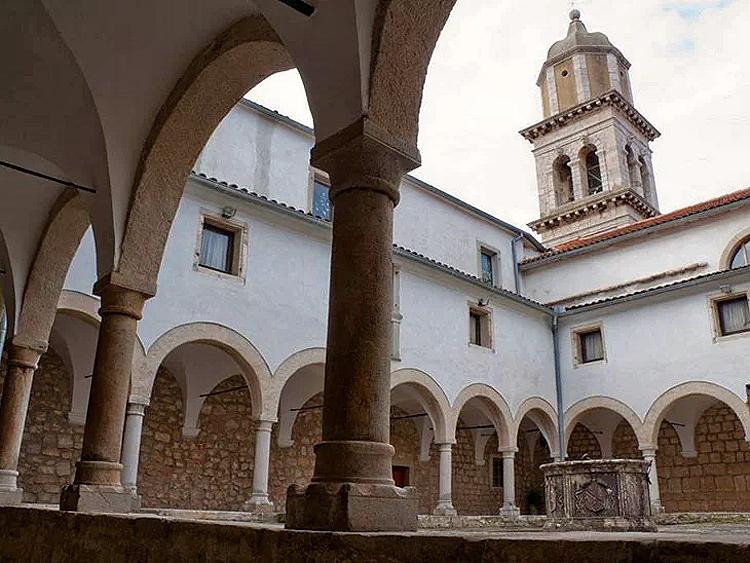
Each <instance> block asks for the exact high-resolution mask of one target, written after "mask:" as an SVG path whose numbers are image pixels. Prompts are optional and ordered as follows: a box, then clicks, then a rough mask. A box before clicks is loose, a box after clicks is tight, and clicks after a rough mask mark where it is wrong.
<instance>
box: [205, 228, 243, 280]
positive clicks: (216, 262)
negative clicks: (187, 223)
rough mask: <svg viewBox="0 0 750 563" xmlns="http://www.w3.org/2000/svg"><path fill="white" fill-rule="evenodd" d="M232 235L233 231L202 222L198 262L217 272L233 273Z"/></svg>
mask: <svg viewBox="0 0 750 563" xmlns="http://www.w3.org/2000/svg"><path fill="white" fill-rule="evenodd" d="M234 235H235V233H234V232H233V231H229V230H226V229H221V228H219V227H217V226H215V225H211V224H210V223H204V224H203V233H202V235H201V250H200V260H199V264H200V265H201V266H203V267H204V268H210V269H212V270H217V271H219V272H225V273H227V274H231V273H233V270H232V268H233V266H234V264H233V257H234Z"/></svg>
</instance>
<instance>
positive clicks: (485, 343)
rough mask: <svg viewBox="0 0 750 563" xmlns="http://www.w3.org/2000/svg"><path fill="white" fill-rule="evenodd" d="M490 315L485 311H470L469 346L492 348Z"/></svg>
mask: <svg viewBox="0 0 750 563" xmlns="http://www.w3.org/2000/svg"><path fill="white" fill-rule="evenodd" d="M491 333H492V332H491V328H490V314H489V311H487V310H485V309H478V308H470V309H469V344H473V345H474V346H482V347H483V348H492V338H491Z"/></svg>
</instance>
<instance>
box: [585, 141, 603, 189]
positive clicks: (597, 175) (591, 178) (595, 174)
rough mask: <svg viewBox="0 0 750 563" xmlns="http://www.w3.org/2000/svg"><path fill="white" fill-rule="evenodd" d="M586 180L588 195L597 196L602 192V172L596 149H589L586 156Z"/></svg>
mask: <svg viewBox="0 0 750 563" xmlns="http://www.w3.org/2000/svg"><path fill="white" fill-rule="evenodd" d="M586 180H587V183H588V188H589V195H593V194H597V193H599V192H600V191H602V189H603V186H602V170H601V167H600V166H599V157H598V156H597V154H596V149H593V148H592V149H590V150H589V152H588V154H586Z"/></svg>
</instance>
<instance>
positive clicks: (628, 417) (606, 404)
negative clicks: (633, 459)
mask: <svg viewBox="0 0 750 563" xmlns="http://www.w3.org/2000/svg"><path fill="white" fill-rule="evenodd" d="M593 409H605V410H608V411H612V412H614V413H617V414H619V415H620V416H621V417H622V418H624V419H625V421H626V422H627V423H628V424H629V425H630V427H631V428H632V429H633V432H634V433H635V436H636V438H637V439H638V445H639V447H640V448H641V449H643V448H645V445H644V444H645V441H644V439H643V424H642V423H641V419H640V417H639V416H638V415H637V414H636V413H635V411H634V410H633V409H631V408H630V407H629V406H628V405H626V404H625V403H623V402H622V401H618V400H617V399H613V398H612V397H605V396H602V395H597V396H594V397H587V398H585V399H583V400H581V401H578V402H577V403H575V404H574V405H572V406H570V407H568V410H567V411H566V412H565V444H564V446H565V447H567V445H568V441H569V440H570V435H571V434H572V433H573V429H574V428H575V426H576V424H578V422H579V421H580V420H581V418H582V417H583V416H584V415H585V414H586V413H587V412H588V411H591V410H593Z"/></svg>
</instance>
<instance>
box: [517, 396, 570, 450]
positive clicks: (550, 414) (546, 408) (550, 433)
mask: <svg viewBox="0 0 750 563" xmlns="http://www.w3.org/2000/svg"><path fill="white" fill-rule="evenodd" d="M525 416H528V417H529V418H530V419H531V421H532V422H533V423H534V424H536V426H537V428H539V430H540V431H541V433H542V436H544V439H545V440H547V444H549V448H550V454H551V455H552V457H553V458H556V457H557V456H558V455H560V444H559V442H560V439H559V438H558V431H557V422H556V420H557V411H555V408H554V407H553V406H552V405H551V404H550V403H549V401H547V400H546V399H542V398H541V397H529V398H528V399H526V400H525V401H524V402H523V403H521V406H520V407H518V410H517V411H516V416H515V418H514V419H513V436H514V437H515V439H516V440H517V439H518V432H519V431H520V428H521V421H523V418H524V417H525Z"/></svg>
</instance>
